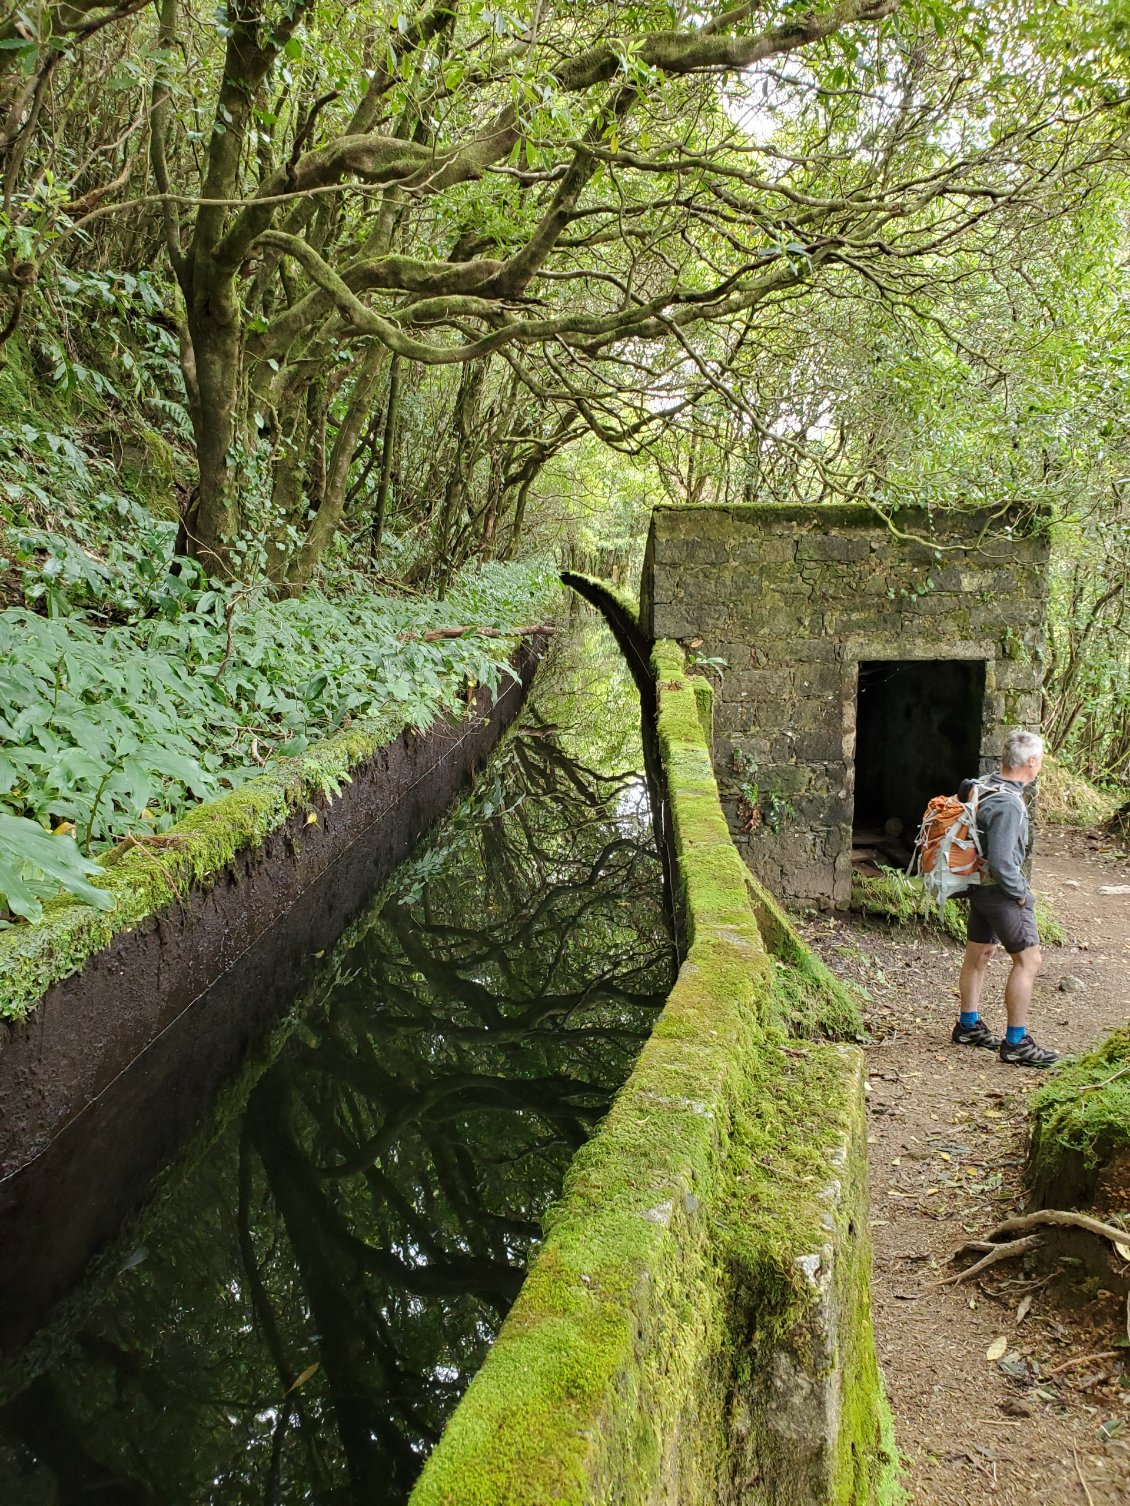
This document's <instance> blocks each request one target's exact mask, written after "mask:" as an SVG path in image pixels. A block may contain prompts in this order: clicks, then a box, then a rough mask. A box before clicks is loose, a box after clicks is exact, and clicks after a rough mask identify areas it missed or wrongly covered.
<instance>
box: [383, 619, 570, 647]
mask: <svg viewBox="0 0 1130 1506" xmlns="http://www.w3.org/2000/svg"><path fill="white" fill-rule="evenodd" d="M556 631H557V629H556V628H555V627H554V626H553V624H552V623H551V622H531V623H527V625H526V626H525V627H516V628H507V629H505V630H503V629H502V628H491V627H469V626H468V627H450V628H432V629H431V630H430V631H429V632H427V633H397V635H396V636H397V638H398V639H399V641H400V642H401V643H435V642H436V641H437V640H438V639H440V638H462V637H464V636H465V635H466V634H467V633H477V634H478V635H479V637H480V638H530V637H532V636H533V635H534V634H535V633H544V634H545V635H546V637H552V636H553V634H554V633H556Z"/></svg>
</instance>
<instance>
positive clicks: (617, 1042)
mask: <svg viewBox="0 0 1130 1506" xmlns="http://www.w3.org/2000/svg"><path fill="white" fill-rule="evenodd" d="M499 768H500V765H499V763H498V762H496V764H495V765H492V768H491V770H490V771H489V782H488V780H484V781H481V782H480V786H479V789H478V790H477V791H476V794H475V796H474V798H473V799H472V801H471V802H470V804H469V806H468V807H467V808H466V809H465V810H464V811H463V812H461V813H460V814H459V815H458V816H457V817H456V818H454V819H453V820H452V821H450V822H449V823H448V824H447V825H446V827H445V828H444V829H443V830H442V831H441V832H440V833H439V834H438V837H437V840H436V842H435V843H434V844H430V846H429V849H428V850H426V851H425V852H424V853H422V854H421V857H420V859H419V861H418V862H417V863H415V864H410V865H409V871H408V874H407V877H406V878H405V879H404V881H403V883H401V884H400V886H399V894H400V898H397V897H396V896H394V897H393V898H391V899H389V898H386V899H385V901H384V902H383V903H382V906H381V908H380V910H379V911H378V912H377V915H376V917H375V919H374V922H373V924H372V925H371V927H370V929H369V930H368V932H367V933H366V934H365V936H364V938H363V940H362V941H361V942H360V943H358V944H357V945H356V946H355V947H354V948H353V949H352V951H351V952H350V953H349V954H348V956H347V957H345V958H344V959H343V961H342V964H341V967H340V969H339V974H338V976H339V984H338V986H337V990H336V994H335V998H334V1000H333V1003H332V1007H331V1008H330V1010H329V1011H328V1013H327V1017H326V1019H325V1020H324V1021H323V1022H320V1023H319V1024H318V1026H317V1028H316V1029H314V1028H312V1027H310V1026H306V1027H303V1028H302V1030H301V1031H300V1032H299V1033H298V1034H297V1035H296V1036H295V1037H294V1038H292V1040H291V1041H290V1043H289V1044H288V1046H287V1048H286V1049H285V1050H284V1052H283V1054H282V1055H281V1057H280V1058H279V1060H278V1061H277V1062H276V1063H275V1064H274V1066H273V1067H272V1068H271V1069H270V1070H269V1071H268V1072H267V1073H266V1074H265V1075H264V1077H263V1078H262V1079H261V1080H260V1082H259V1084H258V1086H257V1087H256V1089H255V1091H254V1092H253V1094H252V1096H251V1100H250V1103H249V1107H248V1112H247V1115H246V1119H245V1122H244V1123H243V1125H242V1126H241V1127H240V1128H239V1129H238V1130H237V1132H236V1133H233V1134H232V1135H231V1136H229V1138H228V1142H227V1150H226V1159H223V1160H222V1161H221V1160H220V1158H218V1157H217V1159H216V1160H215V1161H214V1162H213V1163H212V1164H209V1166H207V1167H206V1168H203V1169H202V1170H201V1172H200V1174H199V1175H198V1176H197V1178H196V1181H195V1183H190V1184H188V1185H187V1186H186V1187H185V1188H184V1189H182V1195H181V1198H180V1201H179V1203H178V1204H177V1205H176V1206H175V1207H174V1208H171V1209H170V1211H169V1215H168V1220H167V1223H166V1227H165V1230H164V1233H163V1236H162V1239H163V1242H164V1243H165V1244H167V1254H166V1253H165V1252H164V1251H161V1252H154V1254H153V1256H152V1257H151V1258H150V1259H149V1260H148V1261H146V1262H145V1263H143V1264H142V1265H141V1266H140V1267H139V1268H138V1270H137V1271H136V1272H130V1273H129V1282H130V1283H131V1284H130V1286H129V1288H128V1291H126V1292H124V1293H123V1294H122V1295H121V1297H120V1300H119V1302H118V1306H117V1309H116V1310H115V1311H114V1312H113V1314H112V1316H110V1317H108V1318H107V1320H106V1325H105V1327H104V1329H99V1330H95V1329H93V1328H92V1330H91V1331H90V1332H89V1333H88V1334H86V1335H85V1336H84V1341H83V1343H82V1345H81V1346H80V1348H79V1350H78V1351H77V1352H76V1353H77V1358H76V1359H75V1360H74V1361H73V1362H72V1364H71V1366H70V1368H69V1369H68V1370H67V1371H66V1372H65V1373H64V1374H62V1375H61V1376H60V1377H59V1379H58V1381H57V1382H53V1384H55V1385H56V1390H57V1395H55V1396H54V1400H53V1406H54V1408H55V1411H57V1412H58V1411H61V1412H65V1413H66V1422H67V1426H68V1427H69V1428H70V1429H71V1430H72V1431H73V1432H74V1434H75V1452H74V1458H75V1459H76V1460H79V1461H82V1460H84V1459H85V1458H86V1455H84V1453H83V1447H87V1448H89V1449H90V1450H91V1451H92V1453H93V1454H95V1455H97V1456H98V1457H99V1458H103V1457H104V1458H105V1459H106V1460H107V1461H108V1462H107V1465H106V1466H105V1469H104V1470H102V1466H101V1465H99V1466H97V1469H96V1468H95V1466H94V1465H93V1463H89V1464H84V1465H83V1469H84V1470H85V1472H86V1478H87V1479H88V1480H92V1479H95V1478H96V1477H97V1471H98V1470H102V1473H103V1474H104V1476H105V1478H106V1479H107V1480H108V1481H111V1480H112V1481H114V1482H115V1484H116V1485H117V1486H118V1487H119V1488H120V1491H121V1493H120V1495H119V1497H117V1499H121V1500H122V1501H127V1500H131V1499H135V1500H138V1501H148V1500H149V1499H160V1500H162V1501H163V1502H167V1503H168V1506H177V1503H180V1502H183V1503H185V1506H189V1503H192V1506H195V1503H196V1502H197V1501H198V1500H201V1499H210V1498H212V1496H213V1495H214V1494H215V1491H216V1490H218V1489H221V1488H222V1498H223V1500H224V1502H225V1506H251V1503H252V1502H254V1503H255V1506H260V1503H271V1502H284V1501H288V1500H298V1499H307V1498H309V1499H315V1500H322V1501H329V1500H334V1501H349V1502H357V1503H359V1502H362V1501H364V1502H366V1503H368V1502H370V1501H373V1500H380V1501H395V1500H397V1499H400V1498H403V1497H404V1496H405V1495H406V1494H407V1492H408V1491H409V1489H410V1488H411V1484H412V1481H413V1479H414V1478H415V1475H416V1473H417V1471H418V1469H419V1465H420V1462H421V1460H422V1458H423V1455H424V1453H425V1452H426V1451H427V1448H428V1447H429V1446H430V1444H431V1443H432V1442H433V1441H434V1439H435V1438H436V1437H437V1436H438V1433H439V1430H440V1429H441V1428H442V1426H443V1422H444V1420H445V1418H446V1416H447V1415H448V1413H449V1412H450V1410H451V1407H452V1406H453V1404H454V1402H455V1400H456V1399H457V1398H458V1396H459V1394H461V1392H462V1389H463V1388H464V1386H465V1385H466V1382H467V1380H468V1379H469V1377H470V1375H471V1374H473V1373H474V1371H475V1369H476V1368H477V1367H478V1365H479V1364H480V1362H481V1359H482V1356H483V1353H484V1351H485V1348H486V1345H487V1344H488V1343H489V1340H490V1337H491V1336H492V1334H493V1333H494V1332H495V1331H496V1330H497V1327H498V1324H499V1321H500V1319H501V1317H502V1316H503V1315H504V1314H505V1312H506V1310H507V1309H508V1307H509V1305H510V1303H511V1302H512V1301H513V1299H514V1296H515V1294H516V1292H517V1290H518V1286H519V1284H520V1282H521V1279H522V1274H523V1271H524V1267H525V1261H526V1259H527V1256H528V1252H529V1250H530V1247H531V1245H532V1244H533V1242H534V1241H535V1240H536V1238H537V1236H538V1232H539V1228H540V1218H541V1215H542V1213H543V1212H544V1209H545V1207H546V1205H547V1203H548V1202H549V1201H550V1199H551V1198H553V1197H554V1196H556V1194H557V1192H558V1191H559V1188H560V1184H561V1179H562V1176H563V1173H564V1169H565V1167H566V1165H567V1164H568V1160H569V1157H570V1156H571V1155H572V1153H573V1150H574V1149H575V1148H576V1147H577V1146H578V1145H579V1144H580V1143H582V1141H583V1140H584V1139H585V1138H586V1137H587V1136H588V1134H589V1133H591V1130H592V1127H593V1125H594V1124H595V1122H596V1121H597V1120H598V1119H599V1118H600V1117H601V1116H602V1115H603V1114H604V1113H605V1112H606V1111H607V1108H608V1105H609V1103H610V1101H611V1097H612V1095H613V1093H614V1092H615V1090H616V1088H617V1087H618V1086H619V1084H620V1082H621V1081H622V1080H623V1079H624V1077H625V1076H626V1075H627V1072H628V1070H629V1069H630V1066H631V1063H632V1060H633V1058H634V1055H635V1053H636V1051H637V1050H638V1048H639V1045H640V1044H641V1042H642V1041H643V1039H644V1037H645V1036H646V1034H647V1032H648V1030H649V1029H650V1025H651V1021H652V1019H653V1018H654V1015H655V1012H656V1010H657V1009H658V1007H659V1006H660V1004H661V1002H662V999H663V997H664V995H665V993H666V991H667V988H668V987H669V983H670V978H671V974H672V968H673V962H672V956H671V948H670V943H669V939H668V937H667V933H666V928H665V923H664V917H663V912H662V895H661V879H660V871H659V863H658V859H657V857H656V855H655V853H654V851H653V850H652V837H651V829H650V821H649V816H648V812H647V809H646V803H645V800H644V797H643V792H642V787H641V785H640V781H639V778H638V776H637V775H636V774H635V773H634V772H624V773H618V774H615V775H604V774H601V773H600V772H599V771H598V770H594V769H592V768H589V767H586V766H585V765H584V764H582V763H579V762H577V761H575V760H571V759H569V758H568V757H567V756H566V755H565V754H563V753H562V751H561V749H560V748H559V747H558V746H557V745H556V744H555V743H554V741H553V738H552V736H528V737H527V736H518V737H516V738H515V739H513V740H512V742H511V743H510V745H509V751H508V752H507V754H506V755H504V758H503V760H502V761H501V774H502V776H503V777H504V778H505V781H506V782H505V784H504V785H502V786H499V785H498V783H497V780H496V779H495V775H496V772H497V771H498V770H499ZM193 1193H195V1196H192V1195H191V1194H193ZM315 1361H316V1364H317V1370H316V1373H313V1372H311V1371H310V1367H311V1365H312V1364H313V1363H314V1362H315ZM304 1375H305V1380H304V1383H303V1384H302V1386H300V1387H299V1388H297V1389H291V1388H293V1387H294V1385H295V1382H296V1381H298V1380H299V1379H300V1378H301V1377H302V1376H304ZM25 1420H26V1417H25ZM95 1422H96V1424H97V1446H95V1444H94V1443H93V1442H91V1441H90V1440H86V1441H85V1442H84V1439H83V1427H84V1426H85V1425H88V1424H89V1425H93V1424H94V1423H95ZM92 1436H93V1435H92ZM113 1461H118V1462H116V1463H115V1462H113ZM138 1461H141V1462H140V1463H139V1462H138ZM51 1468H52V1469H53V1470H54V1468H55V1463H54V1461H51ZM92 1471H93V1472H94V1473H92ZM2 1474H3V1470H2V1464H0V1477H2ZM60 1478H61V1477H60ZM135 1480H136V1481H139V1482H143V1483H138V1484H137V1485H136V1486H135V1485H134V1484H133V1483H132V1482H134V1481H135ZM127 1482H128V1483H127ZM131 1491H132V1492H133V1495H132V1496H131V1495H130V1492H131Z"/></svg>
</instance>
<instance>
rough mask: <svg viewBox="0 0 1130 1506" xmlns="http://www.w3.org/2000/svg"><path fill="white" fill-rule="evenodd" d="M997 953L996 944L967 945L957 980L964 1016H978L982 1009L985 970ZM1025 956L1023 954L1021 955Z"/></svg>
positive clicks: (970, 943) (971, 943)
mask: <svg viewBox="0 0 1130 1506" xmlns="http://www.w3.org/2000/svg"><path fill="white" fill-rule="evenodd" d="M995 951H996V947H995V946H994V944H993V943H992V942H991V941H990V942H982V941H969V942H966V945H965V958H964V960H963V962H962V964H961V974H960V976H959V977H958V980H957V987H958V992H959V993H960V995H961V1012H962V1014H977V1013H978V1012H979V1010H980V1007H981V985H982V983H984V981H985V969H986V968H987V967H988V965H989V958H990V957H991V956H992V955H993V953H994V952H995ZM1021 955H1022V956H1023V953H1021Z"/></svg>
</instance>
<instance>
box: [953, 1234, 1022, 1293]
mask: <svg viewBox="0 0 1130 1506" xmlns="http://www.w3.org/2000/svg"><path fill="white" fill-rule="evenodd" d="M1040 1243H1041V1240H1040V1236H1039V1235H1038V1234H1028V1235H1026V1236H1025V1237H1024V1238H1023V1239H1010V1240H1009V1241H1008V1243H1007V1244H1003V1245H995V1244H992V1243H991V1242H990V1241H988V1240H984V1239H972V1240H970V1241H969V1243H968V1244H964V1245H962V1247H961V1249H960V1250H955V1251H954V1252H953V1254H952V1256H951V1257H950V1259H951V1260H956V1259H957V1257H958V1256H959V1255H964V1254H965V1253H966V1251H967V1250H987V1251H988V1253H987V1254H986V1255H983V1256H982V1258H981V1259H980V1260H978V1261H977V1262H975V1264H973V1265H971V1266H970V1267H969V1269H968V1270H965V1271H958V1272H957V1274H956V1275H954V1276H943V1277H942V1278H941V1280H940V1281H930V1282H928V1283H927V1285H929V1286H955V1285H957V1283H958V1282H960V1281H968V1280H969V1279H970V1278H971V1277H973V1276H976V1275H978V1274H979V1273H980V1272H981V1271H985V1270H988V1268H989V1266H991V1265H996V1263H997V1261H998V1260H1012V1259H1013V1257H1014V1256H1016V1255H1023V1254H1025V1253H1026V1252H1027V1251H1028V1250H1034V1249H1035V1248H1036V1247H1037V1245H1039V1244H1040Z"/></svg>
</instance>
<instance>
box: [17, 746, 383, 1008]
mask: <svg viewBox="0 0 1130 1506" xmlns="http://www.w3.org/2000/svg"><path fill="white" fill-rule="evenodd" d="M400 731H401V725H400V723H399V721H398V720H395V719H393V718H389V717H383V718H375V719H374V720H372V721H370V722H365V723H358V724H357V725H356V726H354V727H352V728H350V730H349V731H347V732H341V733H338V734H337V735H336V736H335V737H332V738H329V739H327V740H326V741H325V742H322V743H317V744H315V745H314V746H313V747H312V748H310V749H309V751H308V752H306V753H305V754H303V755H302V756H301V757H300V758H293V759H280V760H279V763H278V767H277V769H275V770H274V771H272V772H271V773H270V774H265V775H263V776H261V777H260V778H258V779H253V780H251V781H250V782H249V783H247V784H245V785H244V786H243V787H242V788H241V789H239V790H236V791H233V793H232V794H230V795H225V796H224V797H223V798H222V799H220V800H213V801H210V802H208V803H207V804H205V805H199V806H197V807H196V808H195V809H193V810H192V811H190V812H189V813H188V814H187V815H186V816H184V817H183V818H182V819H181V820H180V821H179V822H178V823H177V825H176V826H174V827H173V828H172V829H171V831H170V832H169V833H168V834H167V835H166V836H165V837H164V838H162V839H161V840H160V841H159V842H156V843H150V844H145V845H135V846H133V847H129V848H126V849H125V850H124V851H123V852H121V853H120V854H119V855H118V857H117V859H116V861H114V862H113V863H112V865H111V866H108V867H107V871H106V876H105V878H104V879H99V880H98V884H99V887H101V888H104V889H106V890H107V891H108V892H109V893H111V894H112V895H113V896H114V901H115V903H114V908H113V909H112V910H94V909H91V908H90V907H89V906H88V905H83V904H80V903H79V902H78V901H77V900H72V899H70V898H69V897H64V898H60V899H57V900H52V901H49V902H48V904H47V905H45V907H44V910H45V916H44V920H43V922H42V923H41V924H40V925H36V926H13V927H12V928H11V929H9V930H6V931H0V1019H15V1020H18V1019H23V1018H24V1017H25V1016H26V1015H27V1013H28V1012H29V1010H31V1009H32V1008H33V1007H34V1005H35V1004H36V1003H37V1001H38V1000H39V999H40V998H41V997H42V995H43V994H44V993H45V992H46V990H47V989H48V988H49V987H50V986H51V985H52V984H53V983H57V982H59V981H60V980H61V979H63V978H66V977H69V976H70V975H71V973H73V972H76V971H77V970H78V969H79V968H80V967H82V965H83V963H84V962H86V961H87V959H88V958H90V957H92V956H93V955H94V954H95V953H96V952H99V951H102V950H103V949H104V948H105V947H107V946H109V945H110V943H111V941H112V940H113V939H114V937H115V936H117V935H119V934H120V933H122V932H124V931H129V930H131V929H132V928H133V927H134V926H136V925H138V924H140V923H141V922H142V921H144V920H146V919H148V918H149V917H150V916H152V915H156V914H158V913H159V912H160V911H161V910H163V909H165V908H166V907H167V906H168V905H170V904H172V903H177V902H182V901H183V900H184V898H185V897H186V895H187V893H188V891H189V889H190V888H192V887H193V886H194V885H200V884H206V883H210V882H214V881H215V879H216V878H217V877H218V876H219V875H220V874H221V873H222V872H223V871H224V869H225V868H227V867H228V865H229V864H231V863H232V862H233V861H234V860H235V859H236V857H237V856H238V855H239V854H240V853H242V852H246V851H252V850H254V849H255V848H257V847H258V846H260V845H261V844H262V842H263V840H264V839H265V838H266V837H267V836H268V835H269V834H270V833H271V832H273V831H276V830H277V829H278V828H279V827H280V826H281V825H282V824H283V822H284V821H286V819H287V818H288V817H289V816H290V815H291V813H292V812H293V811H295V810H298V809H300V808H302V807H303V806H308V807H310V808H311V815H312V816H313V817H314V819H315V820H317V819H318V816H317V812H316V810H314V809H313V804H312V803H313V802H316V801H318V800H324V799H329V798H332V797H333V796H334V795H336V794H338V793H339V792H340V790H341V787H342V785H343V784H345V783H347V782H348V781H349V777H350V774H349V771H350V769H352V768H354V767H356V766H357V765H358V764H359V763H361V762H363V761H364V760H365V759H367V758H370V757H372V756H373V755H374V754H375V753H376V752H377V751H378V750H379V749H380V748H382V747H384V746H386V745H387V744H388V743H390V742H391V741H392V740H393V739H394V738H395V737H396V736H397V735H398V734H399V733H400Z"/></svg>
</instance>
